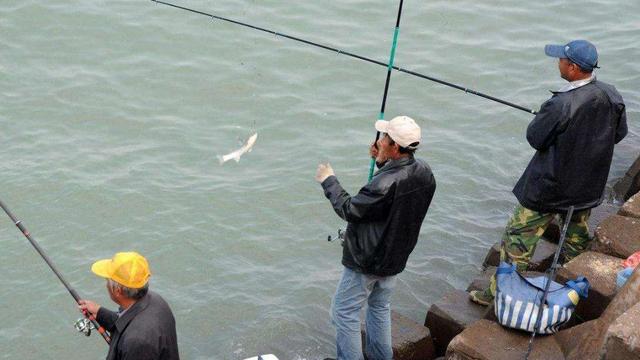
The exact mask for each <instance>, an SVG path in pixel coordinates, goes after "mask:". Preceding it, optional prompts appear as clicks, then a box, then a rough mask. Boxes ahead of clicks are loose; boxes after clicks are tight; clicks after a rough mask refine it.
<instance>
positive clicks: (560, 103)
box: [513, 80, 627, 212]
mask: <svg viewBox="0 0 640 360" xmlns="http://www.w3.org/2000/svg"><path fill="white" fill-rule="evenodd" d="M626 134H627V118H626V114H625V105H624V102H623V100H622V97H621V96H620V94H619V93H618V91H616V89H615V88H614V87H613V86H611V85H609V84H606V83H603V82H601V81H597V80H594V81H592V82H591V83H589V84H587V85H584V86H581V87H579V88H577V89H573V90H570V91H567V92H560V93H554V95H553V96H552V97H551V99H549V100H547V101H546V102H545V103H544V104H542V108H541V109H540V112H538V114H537V115H536V117H535V118H534V119H533V121H531V123H530V124H529V127H528V128H527V141H529V144H531V146H532V147H533V148H534V149H536V150H537V151H536V153H535V155H534V156H533V158H532V159H531V161H530V162H529V165H528V166H527V169H526V170H525V171H524V173H523V174H522V177H520V180H518V183H517V184H516V186H515V187H514V189H513V193H514V195H515V196H516V197H517V198H518V201H519V202H520V204H522V206H524V207H526V208H529V209H531V210H535V211H539V212H565V211H566V210H567V209H568V208H569V207H570V206H571V205H573V206H575V208H576V210H582V209H590V208H592V207H595V206H598V205H599V204H600V203H601V202H602V198H603V192H604V187H605V185H606V183H607V176H608V175H609V167H610V166H611V159H612V156H613V147H614V144H616V143H618V142H619V141H620V140H622V139H623V138H624V137H625V135H626Z"/></svg>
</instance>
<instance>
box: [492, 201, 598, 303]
mask: <svg viewBox="0 0 640 360" xmlns="http://www.w3.org/2000/svg"><path fill="white" fill-rule="evenodd" d="M590 214H591V210H588V209H587V210H582V211H578V212H574V213H573V216H572V217H571V221H570V222H569V227H568V228H567V235H566V238H565V243H564V247H563V248H564V258H565V260H566V261H568V260H571V259H573V258H574V257H576V256H578V255H579V254H581V253H582V252H584V251H585V250H587V248H588V246H589V243H590V241H591V239H590V238H589V226H588V225H587V220H589V215H590ZM554 220H556V221H557V222H558V223H559V224H560V223H562V216H561V215H560V214H555V213H541V212H537V211H533V210H530V209H527V208H525V207H523V206H522V205H518V206H516V208H515V211H514V212H513V215H512V216H511V219H509V222H508V223H507V227H506V228H505V230H504V233H503V235H502V242H503V245H502V247H501V249H500V260H502V261H506V262H509V263H512V264H515V265H516V267H517V269H518V271H520V272H522V271H527V270H528V268H529V260H530V259H531V257H532V256H533V253H534V251H535V250H536V245H537V244H538V241H540V239H541V238H542V234H544V232H545V230H547V227H548V226H549V224H551V223H552V222H553V221H554ZM491 293H492V294H493V295H495V275H494V276H492V277H491Z"/></svg>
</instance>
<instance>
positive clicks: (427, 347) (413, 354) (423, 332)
mask: <svg viewBox="0 0 640 360" xmlns="http://www.w3.org/2000/svg"><path fill="white" fill-rule="evenodd" d="M362 338H363V341H362V344H363V346H364V339H365V328H364V326H363V328H362ZM391 341H392V344H393V358H394V360H416V359H421V360H432V359H433V358H434V357H435V348H434V346H433V341H432V340H431V333H430V332H429V329H427V328H426V327H425V326H422V325H420V324H418V323H416V322H415V321H413V320H411V319H409V318H408V317H406V316H402V315H400V314H399V313H397V312H395V311H393V310H392V311H391Z"/></svg>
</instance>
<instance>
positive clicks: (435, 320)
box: [424, 290, 486, 355]
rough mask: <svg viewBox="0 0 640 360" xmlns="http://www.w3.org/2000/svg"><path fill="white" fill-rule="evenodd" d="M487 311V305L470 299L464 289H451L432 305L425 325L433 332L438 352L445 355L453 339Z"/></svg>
mask: <svg viewBox="0 0 640 360" xmlns="http://www.w3.org/2000/svg"><path fill="white" fill-rule="evenodd" d="M485 311H486V307H485V306H481V305H478V304H475V303H473V302H471V301H469V294H468V293H467V292H466V291H462V290H453V291H450V292H448V293H446V294H445V295H444V296H443V297H442V299H440V300H439V301H438V302H436V303H435V304H433V305H431V307H430V308H429V311H428V312H427V317H426V319H425V321H424V325H425V326H426V327H428V328H429V330H430V332H431V334H433V335H432V337H433V344H434V345H435V349H436V354H437V355H444V354H445V352H446V351H447V346H448V345H449V342H450V341H451V339H453V338H454V337H455V336H456V335H458V334H459V333H461V332H462V331H463V330H464V329H465V328H466V327H467V326H469V325H470V324H472V323H474V322H476V321H477V320H480V319H482V317H483V315H484V312H485Z"/></svg>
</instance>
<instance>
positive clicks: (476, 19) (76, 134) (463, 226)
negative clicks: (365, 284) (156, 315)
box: [0, 0, 640, 359]
mask: <svg viewBox="0 0 640 360" xmlns="http://www.w3.org/2000/svg"><path fill="white" fill-rule="evenodd" d="M179 4H181V5H183V6H190V7H193V8H195V9H198V10H201V11H205V12H210V13H215V14H218V15H220V16H228V17H231V18H234V19H238V20H242V21H246V22H249V23H252V24H256V25H259V26H264V27H268V28H272V29H274V30H277V31H280V32H284V33H288V34H291V35H294V36H299V37H303V38H306V39H309V40H312V41H316V42H320V43H322V44H327V45H331V46H336V47H338V48H341V49H344V50H346V51H351V52H355V53H358V54H362V55H364V56H367V57H371V58H374V59H376V60H380V61H384V62H386V60H387V58H388V53H389V48H390V44H391V37H392V33H393V26H394V24H395V17H396V11H397V2H395V1H369V0H357V1H329V2H320V1H297V2H294V1H286V2H285V1H255V0H253V1H249V0H236V1H179ZM638 13H640V2H638V1H614V0H599V1H588V2H586V3H584V4H581V5H580V6H576V5H575V4H572V3H569V2H566V1H540V2H531V1H491V2H477V1H470V0H464V1H463V0H461V1H455V2H453V1H405V3H404V13H403V16H402V22H401V31H400V36H399V44H398V50H397V56H396V64H398V65H399V66H401V67H404V68H408V69H411V70H414V71H418V72H421V73H424V74H428V75H432V76H436V77H439V78H442V79H444V80H447V81H452V82H456V83H459V84H462V85H465V86H468V87H470V88H473V89H476V90H479V91H483V92H487V93H490V94H492V95H494V96H497V97H501V98H505V99H507V100H509V101H513V102H515V103H518V104H521V105H523V106H525V107H530V108H536V109H537V108H538V106H539V104H540V103H541V102H542V101H544V100H545V99H546V98H548V96H549V92H548V90H549V89H556V88H558V87H559V86H560V85H562V80H561V79H560V78H559V76H558V73H557V69H556V63H555V61H554V60H553V59H550V58H547V57H545V56H544V54H543V52H542V48H543V46H544V45H545V44H546V43H552V42H555V43H564V42H566V41H568V40H571V39H573V38H587V39H590V40H592V41H593V42H594V43H595V44H596V45H597V46H598V48H599V50H600V54H601V55H600V64H601V66H602V69H601V70H599V73H598V76H599V78H600V79H601V80H603V81H607V82H610V83H612V84H614V85H615V86H616V87H617V88H618V89H619V90H620V92H621V93H622V95H623V96H624V98H625V100H626V102H627V106H628V116H629V125H630V129H631V134H630V135H629V136H628V137H627V139H625V140H624V141H623V142H622V143H621V144H620V145H618V147H617V148H616V153H615V159H614V165H613V167H612V170H611V176H610V178H611V179H612V180H611V181H610V183H612V181H613V179H615V178H616V177H619V176H621V175H622V174H624V172H625V171H626V168H627V167H628V166H629V164H630V163H631V162H632V161H633V159H634V158H635V156H637V153H638V142H639V141H638V131H639V128H638V112H639V110H640V93H639V90H638V85H639V84H640V76H639V75H638V74H639V73H640V63H639V62H638V61H637V60H638V59H639V58H640V50H639V48H638V46H637V41H638V39H639V38H640V20H638V16H637V14H638ZM385 75H386V70H385V68H384V67H380V66H376V65H372V64H369V63H365V62H361V61H357V60H354V59H351V58H348V57H346V56H340V55H337V54H334V53H330V52H327V51H324V50H321V49H317V48H313V47H309V46H306V45H302V44H299V43H295V42H292V41H290V40H286V39H283V38H281V37H277V36H274V35H269V34H265V33H260V32H256V31H253V30H248V29H245V28H241V27H238V26H235V25H231V24H228V23H223V22H220V21H212V20H211V19H209V18H206V17H204V16H199V15H196V14H192V13H187V12H184V11H180V10H177V9H173V8H169V7H166V6H162V5H157V4H154V3H152V2H150V1H141V0H140V1H123V0H119V1H78V0H75V1H74V0H71V1H69V0H67V1H61V0H52V1H46V2H43V1H32V0H21V1H16V0H3V1H2V2H1V3H0V144H1V146H0V160H1V161H0V174H1V176H0V188H1V189H2V190H1V192H0V197H1V199H2V200H3V201H5V202H6V203H7V204H8V205H9V206H10V208H11V209H12V210H13V211H14V212H15V214H16V215H17V216H18V217H19V218H20V219H22V220H23V221H24V223H25V224H26V225H27V227H28V228H29V229H30V230H31V232H32V233H33V234H34V237H35V238H36V239H37V240H38V241H39V242H40V243H41V245H42V246H43V248H45V249H46V251H47V253H48V254H49V256H50V257H51V258H52V259H53V260H54V262H55V263H56V264H57V265H58V267H59V268H60V270H61V272H62V273H63V274H64V275H65V276H66V277H67V279H68V280H69V282H70V283H71V284H72V285H73V286H74V287H75V288H76V289H77V290H78V292H80V294H81V295H83V296H85V297H88V298H92V299H96V300H97V301H99V302H101V303H103V304H107V305H109V306H111V305H112V303H111V302H110V300H109V298H108V296H107V294H106V290H105V288H104V283H103V281H102V280H101V279H99V278H97V277H95V276H93V275H92V274H91V273H90V270H89V268H90V265H91V264H92V262H93V261H95V260H97V259H100V258H106V257H110V256H111V255H112V254H113V253H114V252H116V251H122V250H136V251H139V252H141V253H142V254H144V255H146V256H147V257H148V259H149V261H150V262H151V266H152V271H153V278H152V279H153V280H152V285H151V286H152V288H153V289H155V290H156V291H158V292H159V293H160V294H162V295H163V296H164V297H165V298H166V299H167V300H168V302H169V303H170V304H171V306H172V308H173V310H174V313H175V316H176V318H177V324H178V332H179V342H180V350H181V354H182V357H183V358H185V359H208V358H215V359H242V358H245V357H248V356H251V355H256V354H258V353H275V354H277V355H278V356H279V357H281V358H282V359H302V358H304V359H321V358H323V357H325V356H327V355H333V354H334V351H335V350H334V345H333V327H332V326H331V324H330V321H329V316H328V311H329V306H330V299H331V296H332V294H333V291H334V289H335V286H336V283H337V280H338V277H339V275H340V271H341V265H340V252H341V249H340V246H339V245H338V244H335V243H327V241H326V238H327V235H329V234H335V231H336V229H337V228H339V227H343V228H344V226H345V224H344V223H342V222H341V221H340V220H339V219H338V218H337V216H335V214H334V213H333V212H332V210H331V208H330V206H329V205H328V203H327V201H326V200H325V199H324V197H323V195H322V192H321V189H320V187H319V186H318V184H316V183H315V182H314V180H313V175H314V173H315V168H316V164H317V163H318V162H319V161H325V160H330V161H331V163H332V164H333V166H334V168H335V169H336V172H337V174H338V177H339V178H340V179H341V181H342V182H343V184H344V185H345V187H346V188H347V189H348V190H349V191H351V192H356V191H357V190H358V189H359V187H360V186H361V185H362V184H363V183H364V181H365V179H366V172H367V167H368V159H367V145H368V143H369V142H370V141H371V140H372V139H373V136H374V134H375V133H374V131H373V127H372V124H373V122H374V120H375V118H376V116H377V113H378V110H379V107H380V100H381V97H382V91H383V85H384V79H385ZM386 113H387V116H388V117H390V116H394V115H397V114H407V115H410V116H412V117H414V118H416V119H417V120H418V122H419V123H420V125H421V126H422V127H423V129H424V146H423V148H422V149H421V150H420V152H419V156H420V157H423V158H425V159H427V161H428V162H429V163H430V164H431V166H432V168H433V171H434V173H435V175H436V178H437V180H438V191H437V193H436V196H435V198H434V201H433V203H432V206H431V209H430V211H429V214H428V215H427V219H426V221H425V223H424V225H423V227H422V232H421V237H420V242H419V243H418V246H417V248H416V250H415V251H414V253H413V255H412V256H411V258H410V262H409V265H408V267H407V270H406V271H405V272H404V273H402V275H400V277H399V279H400V281H399V283H398V287H397V292H396V294H395V296H394V299H393V307H394V308H395V309H396V310H397V311H399V312H400V313H402V314H404V315H406V316H409V317H410V318H412V319H414V320H416V321H418V322H422V321H424V316H425V314H426V310H427V308H428V306H429V305H430V304H431V303H432V302H434V301H436V300H437V299H438V298H439V297H440V296H442V294H443V293H445V292H446V291H448V290H451V289H454V288H458V289H461V288H465V287H466V285H467V283H468V282H469V280H471V279H472V278H473V277H474V276H476V275H477V274H478V272H479V269H480V263H481V261H482V258H483V256H484V254H485V251H486V248H488V247H489V246H490V245H491V244H492V243H493V242H494V241H496V240H497V238H498V235H499V233H500V231H501V229H502V227H503V225H504V223H505V221H506V219H507V217H508V215H509V213H510V212H511V209H512V207H513V206H514V205H515V199H514V197H513V196H512V195H511V193H510V190H511V188H512V186H513V184H514V183H515V181H516V180H517V178H518V176H519V175H520V173H521V171H522V170H523V169H524V167H525V165H526V163H527V162H528V160H529V158H530V157H531V155H532V153H533V152H532V150H531V149H530V148H529V146H528V144H527V143H526V140H525V138H524V131H525V129H526V125H527V124H528V122H529V121H530V119H531V116H530V115H529V114H527V113H525V112H522V111H519V110H515V109H511V108H508V107H505V106H503V105H500V104H497V103H492V102H489V101H487V100H484V99H481V98H478V97H475V96H472V95H468V94H464V93H463V92H460V91H457V90H453V89H450V88H447V87H443V86H441V85H438V84H435V83H431V82H428V81H426V80H422V79H419V78H416V77H412V76H409V75H407V74H402V73H394V74H393V76H392V80H391V86H390V90H389V98H388V101H387V111H386ZM254 129H255V130H257V131H258V134H259V137H258V141H257V143H256V145H255V147H254V150H253V152H251V153H249V154H247V155H245V156H244V157H243V158H242V160H241V161H240V162H239V163H235V162H232V163H227V164H225V165H224V166H220V165H219V164H218V162H217V160H216V155H217V154H222V153H226V152H228V151H231V150H233V149H235V148H236V147H237V146H238V139H244V138H246V137H247V136H248V135H249V134H250V133H251V132H252V131H253V130H254ZM3 216H4V215H2V216H0V218H2V217H3ZM0 224H2V225H1V226H0V246H1V248H2V251H0V272H1V273H2V276H0V304H1V306H0V315H1V317H2V325H1V326H0V348H1V349H2V351H0V357H2V358H5V359H36V358H38V359H72V358H76V355H78V354H82V357H83V358H90V359H96V358H102V357H103V356H105V354H106V346H105V345H104V344H103V342H102V340H101V339H100V338H99V337H97V336H92V337H91V338H89V339H86V338H84V337H82V336H81V335H77V334H75V333H74V330H73V328H72V326H71V325H72V322H73V321H74V320H75V319H76V318H77V317H78V315H79V314H78V313H77V310H76V309H75V307H74V305H73V301H72V299H71V297H70V296H69V295H68V293H66V291H65V289H64V288H63V287H62V285H61V284H60V283H59V282H58V281H57V280H56V278H55V276H54V275H53V273H52V272H51V271H50V270H49V269H48V268H47V267H46V265H45V264H44V262H43V261H42V260H41V259H40V257H38V255H37V254H36V253H35V251H34V250H33V248H31V246H30V245H29V244H28V242H27V241H26V240H25V239H24V238H23V237H22V236H21V235H20V234H19V232H18V231H17V230H16V229H15V228H14V227H13V225H12V224H11V222H10V221H9V219H8V218H4V219H0Z"/></svg>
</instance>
